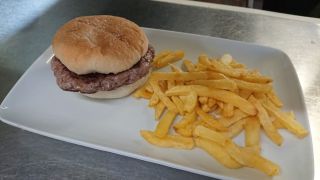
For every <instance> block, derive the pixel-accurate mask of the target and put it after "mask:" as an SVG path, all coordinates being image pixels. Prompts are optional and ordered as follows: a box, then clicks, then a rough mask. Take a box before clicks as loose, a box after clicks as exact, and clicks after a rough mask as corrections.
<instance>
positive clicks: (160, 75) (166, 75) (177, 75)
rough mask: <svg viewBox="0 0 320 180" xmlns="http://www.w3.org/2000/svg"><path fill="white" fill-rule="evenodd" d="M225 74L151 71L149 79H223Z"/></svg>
mask: <svg viewBox="0 0 320 180" xmlns="http://www.w3.org/2000/svg"><path fill="white" fill-rule="evenodd" d="M224 77H225V76H224V75H222V74H220V73H216V72H210V71H203V72H153V73H152V74H151V77H150V78H151V79H154V80H176V81H190V80H199V79H223V78H224Z"/></svg>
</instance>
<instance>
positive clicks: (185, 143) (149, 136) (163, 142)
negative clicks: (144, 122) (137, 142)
mask: <svg viewBox="0 0 320 180" xmlns="http://www.w3.org/2000/svg"><path fill="white" fill-rule="evenodd" d="M140 135H141V136H142V137H143V138H144V139H145V140H146V141H148V142H149V143H150V144H153V145H156V146H160V147H167V148H178V149H192V148H193V147H194V141H193V139H192V138H186V137H182V136H178V135H166V136H165V137H163V138H159V137H157V136H156V135H155V134H154V133H153V132H152V131H146V130H141V131H140Z"/></svg>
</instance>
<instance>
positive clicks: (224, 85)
mask: <svg viewBox="0 0 320 180" xmlns="http://www.w3.org/2000/svg"><path fill="white" fill-rule="evenodd" d="M186 84H188V85H204V86H207V87H211V88H216V89H225V90H230V91H233V90H235V89H237V84H236V83H235V82H234V81H231V80H230V79H215V80H194V81H190V82H187V83H186Z"/></svg>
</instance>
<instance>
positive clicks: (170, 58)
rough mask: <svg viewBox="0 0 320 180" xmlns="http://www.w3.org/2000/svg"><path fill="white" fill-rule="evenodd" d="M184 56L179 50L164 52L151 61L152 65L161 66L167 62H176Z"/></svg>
mask: <svg viewBox="0 0 320 180" xmlns="http://www.w3.org/2000/svg"><path fill="white" fill-rule="evenodd" d="M183 57H184V52H183V51H181V50H178V51H175V52H166V53H163V54H161V55H159V56H156V57H155V59H154V61H153V67H155V68H162V67H164V66H166V65H168V64H169V63H173V62H176V61H178V60H180V59H182V58H183Z"/></svg>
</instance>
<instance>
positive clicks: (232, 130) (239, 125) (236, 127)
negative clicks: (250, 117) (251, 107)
mask: <svg viewBox="0 0 320 180" xmlns="http://www.w3.org/2000/svg"><path fill="white" fill-rule="evenodd" d="M245 122H246V121H245V119H241V120H240V121H238V122H236V123H234V124H233V125H232V126H230V127H229V128H228V131H227V132H225V133H224V134H225V135H226V136H227V137H229V138H234V137H236V136H238V135H239V134H240V133H241V131H242V130H243V126H244V124H245Z"/></svg>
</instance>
